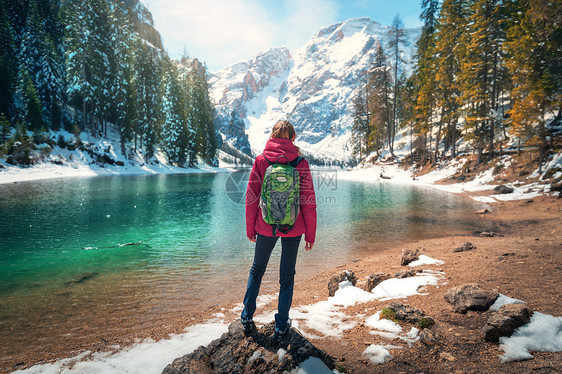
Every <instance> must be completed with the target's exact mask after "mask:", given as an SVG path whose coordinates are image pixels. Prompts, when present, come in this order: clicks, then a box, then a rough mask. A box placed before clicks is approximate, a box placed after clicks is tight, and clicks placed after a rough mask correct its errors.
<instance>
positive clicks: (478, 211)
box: [474, 208, 490, 214]
mask: <svg viewBox="0 0 562 374" xmlns="http://www.w3.org/2000/svg"><path fill="white" fill-rule="evenodd" d="M485 213H490V211H489V210H488V209H486V208H484V209H480V210H477V211H476V212H474V214H485Z"/></svg>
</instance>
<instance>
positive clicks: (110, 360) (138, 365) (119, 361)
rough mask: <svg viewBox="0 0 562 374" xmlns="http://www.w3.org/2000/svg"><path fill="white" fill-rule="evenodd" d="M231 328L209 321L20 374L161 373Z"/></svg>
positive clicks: (218, 321)
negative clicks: (158, 338)
mask: <svg viewBox="0 0 562 374" xmlns="http://www.w3.org/2000/svg"><path fill="white" fill-rule="evenodd" d="M227 329H228V324H227V323H226V322H224V321H223V320H209V321H208V322H206V323H202V324H198V325H194V326H191V327H188V328H187V329H186V332H185V333H183V334H178V335H171V336H170V338H169V339H163V340H160V341H157V342H156V341H154V340H152V339H147V340H145V341H144V342H142V343H139V344H136V345H134V346H132V347H130V348H125V349H123V350H120V351H118V352H116V353H112V352H94V353H92V355H91V356H90V357H88V355H89V354H90V352H84V353H82V354H80V355H78V356H76V357H73V358H69V359H63V360H59V361H56V362H55V363H52V364H44V365H37V366H33V367H31V368H29V369H26V370H18V371H16V372H14V373H18V374H59V373H61V374H62V373H64V374H73V373H76V374H81V373H92V374H94V373H96V374H97V373H100V374H102V373H103V374H121V373H146V374H150V373H154V374H160V373H161V372H162V370H164V368H165V367H166V366H167V365H168V364H170V363H171V362H172V361H173V360H175V359H176V358H178V357H181V356H184V355H186V354H188V353H190V352H193V351H194V350H195V349H197V347H199V346H200V345H207V344H209V343H210V342H211V341H213V340H214V339H217V338H219V337H220V336H221V335H222V334H223V333H225V332H226V331H227Z"/></svg>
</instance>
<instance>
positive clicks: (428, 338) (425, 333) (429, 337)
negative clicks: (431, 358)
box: [419, 329, 437, 345]
mask: <svg viewBox="0 0 562 374" xmlns="http://www.w3.org/2000/svg"><path fill="white" fill-rule="evenodd" d="M419 337H420V341H421V342H422V343H423V344H425V345H435V344H437V339H436V338H435V335H433V333H432V332H431V330H429V329H423V330H422V331H421V332H420V335H419Z"/></svg>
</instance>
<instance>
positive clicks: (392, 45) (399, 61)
mask: <svg viewBox="0 0 562 374" xmlns="http://www.w3.org/2000/svg"><path fill="white" fill-rule="evenodd" d="M388 37H389V43H388V47H389V50H390V55H391V56H392V60H393V67H392V68H393V74H394V80H393V95H392V117H391V123H390V127H389V134H388V146H389V149H390V154H391V155H393V156H394V137H395V136H396V127H397V122H398V118H397V112H396V109H397V100H398V92H399V91H400V85H399V82H398V75H399V73H400V72H401V70H402V66H403V64H404V63H405V62H406V61H404V59H403V58H402V55H403V52H404V51H403V50H402V47H405V46H407V45H408V39H407V38H406V30H405V29H404V25H403V23H402V20H401V19H400V16H399V15H396V17H394V20H393V21H392V25H391V26H390V29H389V30H388Z"/></svg>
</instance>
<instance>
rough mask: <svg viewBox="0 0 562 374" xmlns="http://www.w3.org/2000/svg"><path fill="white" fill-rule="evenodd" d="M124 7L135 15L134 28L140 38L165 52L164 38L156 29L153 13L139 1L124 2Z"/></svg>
mask: <svg viewBox="0 0 562 374" xmlns="http://www.w3.org/2000/svg"><path fill="white" fill-rule="evenodd" d="M122 1H123V7H124V8H125V9H126V10H127V11H131V12H132V13H133V15H134V17H133V20H134V27H135V30H137V32H138V33H139V34H140V36H141V37H142V38H143V39H144V40H146V41H147V42H148V43H150V44H152V45H153V46H154V47H156V48H158V49H159V50H161V51H163V50H164V47H163V46H162V38H161V36H160V33H159V32H158V31H157V30H156V29H155V28H154V21H153V19H152V13H150V11H149V10H148V9H147V8H146V7H145V6H144V5H143V4H142V3H141V2H140V1H139V0H122Z"/></svg>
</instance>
